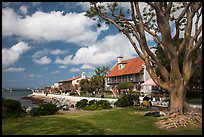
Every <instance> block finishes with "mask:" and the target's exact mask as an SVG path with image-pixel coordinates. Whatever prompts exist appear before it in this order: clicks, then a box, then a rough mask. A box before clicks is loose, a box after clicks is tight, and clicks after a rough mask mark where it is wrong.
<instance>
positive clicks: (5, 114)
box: [2, 98, 26, 118]
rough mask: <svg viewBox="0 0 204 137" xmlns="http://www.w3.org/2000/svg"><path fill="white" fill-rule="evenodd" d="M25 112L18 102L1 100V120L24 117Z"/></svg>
mask: <svg viewBox="0 0 204 137" xmlns="http://www.w3.org/2000/svg"><path fill="white" fill-rule="evenodd" d="M24 116H26V112H25V110H24V109H23V107H22V105H21V103H20V101H17V100H13V99H4V98H2V118H10V117H15V118H16V117H24Z"/></svg>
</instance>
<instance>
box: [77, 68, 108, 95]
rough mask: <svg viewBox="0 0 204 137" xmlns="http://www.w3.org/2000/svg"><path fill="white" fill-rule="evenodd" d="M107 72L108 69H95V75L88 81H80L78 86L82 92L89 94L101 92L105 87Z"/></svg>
mask: <svg viewBox="0 0 204 137" xmlns="http://www.w3.org/2000/svg"><path fill="white" fill-rule="evenodd" d="M108 70H109V67H108V66H107V67H97V69H96V70H95V75H93V76H92V77H91V79H90V81H89V80H87V79H82V80H81V81H80V86H81V90H82V91H86V92H90V93H92V92H93V91H96V92H98V91H102V90H104V87H105V76H106V74H107V72H108Z"/></svg>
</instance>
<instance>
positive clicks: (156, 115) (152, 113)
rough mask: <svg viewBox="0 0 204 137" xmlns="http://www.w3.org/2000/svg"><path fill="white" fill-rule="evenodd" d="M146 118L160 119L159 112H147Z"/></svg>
mask: <svg viewBox="0 0 204 137" xmlns="http://www.w3.org/2000/svg"><path fill="white" fill-rule="evenodd" d="M144 116H151V117H160V114H159V112H157V111H156V112H147V113H145V115H144Z"/></svg>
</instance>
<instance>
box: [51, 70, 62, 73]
mask: <svg viewBox="0 0 204 137" xmlns="http://www.w3.org/2000/svg"><path fill="white" fill-rule="evenodd" d="M51 73H52V74H57V73H60V71H58V70H57V71H53V72H51Z"/></svg>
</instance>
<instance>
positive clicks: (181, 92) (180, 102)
mask: <svg viewBox="0 0 204 137" xmlns="http://www.w3.org/2000/svg"><path fill="white" fill-rule="evenodd" d="M178 83H180V84H178ZM178 83H176V86H175V88H174V89H172V91H170V92H169V93H170V112H171V113H174V112H176V113H177V112H179V113H181V114H183V112H184V104H185V103H184V102H185V88H184V85H183V84H182V83H181V82H178Z"/></svg>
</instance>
